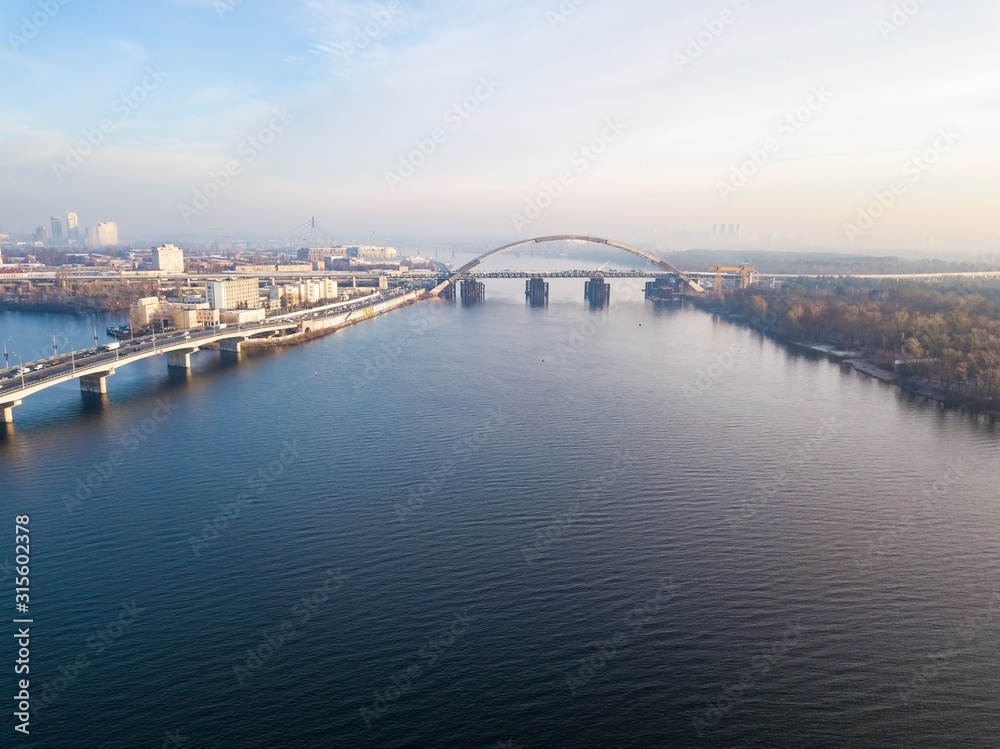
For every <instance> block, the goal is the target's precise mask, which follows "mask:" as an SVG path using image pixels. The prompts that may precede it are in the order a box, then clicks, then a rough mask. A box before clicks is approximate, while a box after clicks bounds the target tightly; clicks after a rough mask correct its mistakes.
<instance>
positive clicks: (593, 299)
mask: <svg viewBox="0 0 1000 749" xmlns="http://www.w3.org/2000/svg"><path fill="white" fill-rule="evenodd" d="M583 298H584V299H585V300H586V301H587V302H589V303H590V307H591V309H599V308H601V307H607V306H608V304H609V303H610V302H611V284H609V283H608V282H607V281H605V280H604V279H603V278H601V277H599V276H598V277H596V278H591V279H590V280H589V281H587V282H586V283H585V284H584V285H583Z"/></svg>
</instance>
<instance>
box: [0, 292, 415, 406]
mask: <svg viewBox="0 0 1000 749" xmlns="http://www.w3.org/2000/svg"><path fill="white" fill-rule="evenodd" d="M416 296H417V294H416V292H412V291H403V290H399V291H396V292H389V293H388V294H379V295H378V296H377V297H375V296H372V297H366V298H365V299H362V300H358V301H355V302H350V303H346V304H338V305H335V306H336V307H337V308H336V309H332V310H329V309H328V310H325V311H314V312H309V313H306V314H302V315H299V316H294V317H293V316H283V317H279V318H273V319H271V320H263V321H261V322H259V323H242V324H239V325H237V324H232V325H217V326H214V327H211V328H200V329H193V330H177V331H170V332H167V333H160V334H152V335H148V336H143V337H141V338H134V339H128V340H122V341H119V342H118V343H117V344H115V343H112V344H110V345H104V346H100V347H97V348H90V349H85V350H82V351H72V352H70V353H69V354H61V355H59V356H53V357H50V358H48V359H41V360H38V361H33V362H21V361H20V359H19V360H18V363H17V366H16V367H11V368H9V369H5V370H0V423H7V424H11V423H13V419H14V408H15V407H16V406H19V405H21V404H22V402H23V400H24V399H25V398H27V397H29V396H31V395H34V394H36V393H40V392H41V391H43V390H47V389H48V388H51V387H55V386H56V385H61V384H63V383H65V382H69V381H71V380H79V381H80V391H81V392H83V393H98V394H104V393H106V392H107V380H108V378H109V377H111V376H112V375H114V374H115V372H116V371H117V370H118V369H119V368H121V367H123V366H126V365H128V364H132V363H134V362H137V361H141V360H143V359H148V358H149V357H151V356H164V357H165V358H166V360H167V366H168V367H169V368H172V369H190V368H191V356H192V355H193V354H195V353H197V352H198V351H199V350H201V347H203V346H206V345H208V344H218V346H219V350H220V351H223V352H233V353H239V352H240V348H241V346H242V345H243V343H244V342H245V341H247V340H249V339H252V338H267V337H276V336H288V335H293V334H297V333H311V332H314V331H319V330H323V329H330V327H331V324H332V326H333V327H339V326H340V325H342V324H346V325H350V324H353V323H354V322H356V321H359V320H364V319H368V318H370V317H372V316H374V315H378V314H381V313H382V312H386V311H389V310H390V309H395V308H396V307H397V306H401V305H402V304H406V303H409V302H412V301H413V300H414V299H415V298H416ZM15 356H16V354H15Z"/></svg>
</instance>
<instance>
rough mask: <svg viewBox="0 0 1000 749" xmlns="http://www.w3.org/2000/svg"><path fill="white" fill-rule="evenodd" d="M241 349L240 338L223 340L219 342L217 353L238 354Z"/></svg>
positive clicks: (241, 340)
mask: <svg viewBox="0 0 1000 749" xmlns="http://www.w3.org/2000/svg"><path fill="white" fill-rule="evenodd" d="M242 349H243V339H242V338H223V339H222V340H221V341H219V351H226V352H227V353H230V354H238V353H240V351H241V350H242Z"/></svg>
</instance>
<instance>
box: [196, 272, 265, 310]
mask: <svg viewBox="0 0 1000 749" xmlns="http://www.w3.org/2000/svg"><path fill="white" fill-rule="evenodd" d="M205 291H206V298H207V300H208V306H209V307H211V308H212V309H258V308H260V283H259V282H258V281H257V279H256V278H239V279H231V280H229V281H209V282H208V284H207V285H206V287H205Z"/></svg>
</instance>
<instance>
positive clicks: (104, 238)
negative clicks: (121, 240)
mask: <svg viewBox="0 0 1000 749" xmlns="http://www.w3.org/2000/svg"><path fill="white" fill-rule="evenodd" d="M87 244H89V245H94V246H100V247H117V246H118V225H117V224H116V223H115V222H114V221H102V222H101V223H99V224H98V225H97V226H88V227H87Z"/></svg>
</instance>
